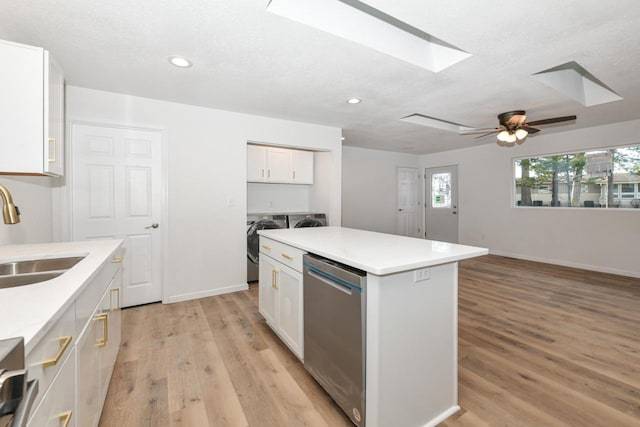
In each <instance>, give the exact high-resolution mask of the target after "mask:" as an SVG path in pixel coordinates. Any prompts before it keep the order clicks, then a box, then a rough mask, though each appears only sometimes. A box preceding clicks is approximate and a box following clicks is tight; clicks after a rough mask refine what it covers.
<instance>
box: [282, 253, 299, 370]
mask: <svg viewBox="0 0 640 427" xmlns="http://www.w3.org/2000/svg"><path fill="white" fill-rule="evenodd" d="M276 288H277V292H278V304H277V305H276V308H277V314H276V317H277V318H278V330H279V333H280V336H281V337H282V339H283V340H284V341H285V343H286V344H287V345H288V346H289V348H291V350H292V351H293V352H294V353H295V354H296V356H298V357H299V358H300V359H302V358H303V356H304V355H303V324H302V322H303V316H302V297H303V294H302V291H303V288H302V274H301V273H299V272H297V271H295V270H293V269H291V268H289V267H286V266H284V265H283V266H281V267H280V270H279V271H278V272H277V274H276Z"/></svg>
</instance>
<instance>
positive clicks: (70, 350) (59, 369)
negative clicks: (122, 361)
mask: <svg viewBox="0 0 640 427" xmlns="http://www.w3.org/2000/svg"><path fill="white" fill-rule="evenodd" d="M116 255H118V253H116ZM121 261H122V258H121V256H115V257H114V258H113V259H109V260H107V261H105V262H104V263H103V264H102V265H101V266H100V267H99V268H98V269H97V271H96V273H95V275H94V277H93V279H92V280H91V282H90V283H88V284H87V285H86V286H85V288H84V289H83V291H82V292H81V293H80V295H79V296H78V297H77V298H76V299H75V300H74V301H73V302H72V304H71V306H70V307H69V308H68V309H67V310H66V311H65V312H64V314H63V315H62V316H61V317H60V318H59V319H58V320H56V322H55V323H54V325H53V326H52V327H51V328H50V330H49V331H48V332H47V334H45V336H44V337H43V338H42V339H41V340H40V341H39V342H38V343H37V344H36V346H35V347H34V348H33V350H31V351H30V352H29V354H27V367H28V369H29V380H33V379H38V380H39V394H38V397H37V398H36V402H35V403H34V408H35V410H34V411H33V413H32V415H31V418H30V421H29V426H32V427H42V426H51V427H54V426H55V427H57V426H59V425H65V426H66V425H67V424H65V422H66V420H67V418H69V424H68V425H69V426H78V427H93V426H96V425H98V422H99V421H100V414H101V412H102V405H103V403H104V399H105V397H106V393H107V390H108V387H109V381H110V379H111V374H112V373H113V367H114V365H115V360H116V357H117V355H118V349H119V347H120V338H121V335H120V334H121V332H120V328H121V321H120V287H121V286H122V271H121V269H120V262H121ZM70 411H72V412H70Z"/></svg>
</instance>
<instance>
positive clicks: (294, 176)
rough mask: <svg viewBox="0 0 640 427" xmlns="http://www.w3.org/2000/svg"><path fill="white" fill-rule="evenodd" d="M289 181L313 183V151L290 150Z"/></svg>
mask: <svg viewBox="0 0 640 427" xmlns="http://www.w3.org/2000/svg"><path fill="white" fill-rule="evenodd" d="M291 182H293V183H294V184H313V152H312V151H301V150H293V151H291Z"/></svg>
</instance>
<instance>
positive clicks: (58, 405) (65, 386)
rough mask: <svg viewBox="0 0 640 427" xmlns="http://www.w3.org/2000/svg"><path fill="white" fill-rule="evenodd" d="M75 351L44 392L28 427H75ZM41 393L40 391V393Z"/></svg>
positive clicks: (73, 350) (72, 350) (72, 351)
mask: <svg viewBox="0 0 640 427" xmlns="http://www.w3.org/2000/svg"><path fill="white" fill-rule="evenodd" d="M75 365H76V364H75V349H71V352H70V355H69V357H68V358H67V359H66V361H65V362H64V364H63V365H62V367H61V369H60V371H59V372H58V375H57V376H56V377H55V379H54V380H53V382H52V383H51V387H49V389H48V390H45V391H44V395H43V396H42V399H41V401H42V403H41V404H40V406H38V407H37V408H36V410H35V411H33V412H32V413H31V418H30V419H29V423H28V424H27V426H28V427H60V426H65V427H75V426H76V425H77V426H81V425H82V424H78V423H76V417H75V413H74V410H75V404H76V399H75V398H76V393H75V382H76V371H75ZM42 392H43V391H42V390H41V391H40V393H42Z"/></svg>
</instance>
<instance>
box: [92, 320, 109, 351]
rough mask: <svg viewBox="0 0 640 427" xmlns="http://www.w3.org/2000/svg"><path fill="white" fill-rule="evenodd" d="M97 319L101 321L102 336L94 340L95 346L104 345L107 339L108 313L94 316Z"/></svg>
mask: <svg viewBox="0 0 640 427" xmlns="http://www.w3.org/2000/svg"><path fill="white" fill-rule="evenodd" d="M94 319H95V320H97V321H102V322H103V323H102V328H103V329H102V338H100V339H99V340H98V341H97V342H96V347H104V346H105V345H107V341H109V313H100V314H97V315H96V317H94Z"/></svg>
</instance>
